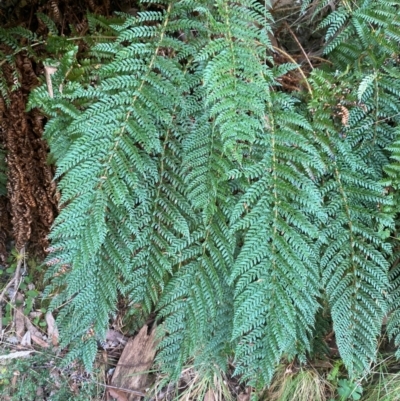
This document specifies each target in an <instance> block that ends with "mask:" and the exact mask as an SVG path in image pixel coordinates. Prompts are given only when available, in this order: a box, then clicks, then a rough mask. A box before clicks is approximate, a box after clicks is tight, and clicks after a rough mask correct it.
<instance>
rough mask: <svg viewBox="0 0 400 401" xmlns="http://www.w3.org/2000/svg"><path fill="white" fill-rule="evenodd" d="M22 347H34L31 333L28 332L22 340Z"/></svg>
mask: <svg viewBox="0 0 400 401" xmlns="http://www.w3.org/2000/svg"><path fill="white" fill-rule="evenodd" d="M21 345H22V346H23V347H31V346H32V342H31V332H30V331H29V330H28V331H27V332H26V333H25V334H24V336H23V337H22V340H21Z"/></svg>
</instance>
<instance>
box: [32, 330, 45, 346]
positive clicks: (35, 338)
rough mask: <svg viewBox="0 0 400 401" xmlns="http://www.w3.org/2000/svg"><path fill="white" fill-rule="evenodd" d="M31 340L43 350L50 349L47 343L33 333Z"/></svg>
mask: <svg viewBox="0 0 400 401" xmlns="http://www.w3.org/2000/svg"><path fill="white" fill-rule="evenodd" d="M31 338H32V341H33V342H34V343H36V344H37V345H40V346H41V347H42V348H48V347H49V344H48V343H47V342H46V341H44V340H42V339H41V338H40V337H37V336H35V335H34V334H32V333H31Z"/></svg>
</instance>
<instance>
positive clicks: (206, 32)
mask: <svg viewBox="0 0 400 401" xmlns="http://www.w3.org/2000/svg"><path fill="white" fill-rule="evenodd" d="M310 3H311V2H310V1H303V2H302V10H303V12H304V13H306V12H308V13H310V12H313V16H310V15H309V14H308V15H307V18H308V20H309V21H312V20H313V19H314V20H317V21H321V22H320V23H319V27H318V29H320V30H321V32H323V33H324V35H325V45H324V48H323V52H324V55H323V56H324V58H323V59H322V58H321V60H322V62H321V63H319V65H318V66H316V67H315V68H313V69H312V71H310V73H307V74H306V73H304V72H303V70H302V67H301V66H299V65H297V64H295V63H294V60H293V62H288V63H283V64H278V63H275V61H274V57H273V55H274V54H275V52H276V51H277V49H276V46H275V45H273V44H272V43H271V32H272V31H273V27H274V23H275V22H274V20H273V18H272V15H271V14H270V12H269V4H268V2H266V3H263V2H259V1H256V0H238V1H236V2H228V1H226V0H217V1H215V2H209V1H207V0H179V1H164V0H162V1H157V2H153V3H151V2H150V3H147V2H143V3H142V6H141V7H142V11H139V12H138V13H137V15H136V16H131V15H127V14H119V15H118V16H116V17H115V18H114V19H106V18H103V17H95V16H93V15H89V16H88V20H89V27H90V32H89V34H88V35H87V37H86V41H87V43H86V51H85V52H81V51H79V52H78V47H77V46H76V45H75V44H74V41H72V40H71V41H68V40H65V38H63V37H61V36H57V32H55V31H56V29H55V28H54V26H53V25H52V23H51V21H50V20H46V24H47V25H48V27H49V30H50V31H53V35H52V36H49V40H48V42H47V45H48V46H49V48H51V49H53V54H54V60H47V66H48V67H47V68H50V66H52V68H53V71H55V72H54V74H53V75H51V81H52V85H51V86H52V90H51V91H50V90H49V89H50V88H49V85H48V84H46V83H44V84H43V85H41V86H39V87H37V88H36V89H35V90H34V91H33V92H32V94H31V97H30V105H29V107H30V108H34V107H38V108H40V109H41V110H43V112H44V113H45V114H46V116H47V117H48V122H47V124H46V130H45V139H46V140H47V142H48V144H49V146H50V149H51V158H52V160H53V161H54V163H55V165H56V166H57V175H56V177H57V179H58V180H59V183H58V188H59V189H60V191H61V205H62V208H61V213H60V214H59V216H58V218H57V219H56V222H55V224H54V226H53V229H52V232H51V235H50V239H51V243H52V246H51V254H50V256H49V258H48V261H47V263H48V265H49V270H48V272H47V278H48V279H50V280H51V284H50V286H49V287H48V290H47V295H51V296H52V305H51V307H52V308H60V311H59V314H58V324H59V326H60V329H61V334H62V339H63V343H62V345H63V346H67V345H68V346H69V354H68V355H69V359H68V360H71V359H74V358H76V357H80V358H82V359H83V361H84V363H85V366H86V367H87V368H88V369H90V368H91V366H92V362H93V359H94V356H95V354H96V351H97V340H100V339H102V338H103V337H104V336H105V332H106V329H107V326H108V321H109V318H110V316H111V315H112V314H113V313H115V311H116V305H117V300H118V298H119V296H121V295H122V296H124V297H127V298H129V301H130V305H131V307H132V309H133V310H134V311H135V314H136V315H137V318H138V319H139V318H142V317H146V316H148V315H149V314H150V313H151V312H153V311H157V316H158V319H159V322H160V326H159V329H160V335H161V338H162V339H161V342H160V344H159V352H158V362H159V364H160V366H161V367H162V369H163V370H164V371H165V372H167V373H169V374H170V375H172V377H177V376H178V375H179V373H180V371H181V367H182V365H183V364H185V363H186V362H187V361H188V360H191V359H194V364H195V365H196V366H198V367H199V369H205V368H206V367H208V366H218V367H219V368H220V369H226V365H227V362H228V360H229V358H231V357H234V358H235V366H236V373H237V374H240V375H241V376H242V377H243V379H244V380H246V381H248V382H249V383H251V384H253V385H257V384H260V385H263V384H266V383H269V382H270V381H271V378H272V376H273V373H274V370H275V367H276V365H277V363H278V362H279V361H280V360H281V359H282V358H287V359H289V360H291V359H293V358H298V359H299V360H300V361H305V360H306V358H307V356H308V355H310V354H312V353H313V351H314V350H315V349H317V348H318V346H319V344H318V342H319V341H320V339H321V331H322V330H323V328H324V317H325V319H326V316H328V315H329V316H331V319H332V322H333V328H334V331H335V336H336V341H337V344H338V348H339V352H340V355H341V358H342V359H343V361H344V363H345V365H346V367H347V369H348V371H349V374H350V376H352V377H357V376H360V375H361V374H363V373H364V372H365V371H368V369H369V368H370V366H371V363H372V362H373V361H374V360H375V357H376V348H377V337H378V335H379V334H380V331H381V326H382V321H383V319H384V317H386V316H389V324H388V329H389V333H390V335H391V336H394V337H395V339H396V342H397V343H399V342H400V281H399V280H400V278H399V276H400V274H399V273H400V272H399V270H398V269H399V267H398V264H397V256H396V255H397V238H396V225H397V214H396V211H397V207H398V195H397V194H398V185H399V175H398V174H399V171H400V168H399V160H400V137H399V134H400V131H399V122H400V97H399V95H400V83H399V82H400V79H399V78H400V72H399V54H398V50H399V41H400V14H399V8H400V1H399V0H376V1H370V0H357V1H352V2H349V1H347V0H342V1H338V2H333V3H335V5H336V6H335V7H333V9H331V8H330V4H331V3H332V2H328V1H325V0H321V1H318V2H313V7H312V8H311V11H309V10H310V9H309V7H308V6H309V5H310ZM328 3H329V4H328ZM321 13H324V17H323V18H322V17H321ZM326 13H327V15H325V14H326ZM21 34H22V33H21ZM10 40H11V39H10ZM32 40H34V38H33V39H32ZM290 72H296V73H298V74H299V75H300V78H299V80H298V89H299V90H298V91H296V92H290V91H287V90H285V87H284V86H283V85H282V79H283V78H284V77H285V76H286V75H287V74H288V73H290ZM0 157H1V155H0ZM0 183H1V181H0Z"/></svg>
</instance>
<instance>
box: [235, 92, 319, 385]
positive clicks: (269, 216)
mask: <svg viewBox="0 0 400 401" xmlns="http://www.w3.org/2000/svg"><path fill="white" fill-rule="evenodd" d="M271 98H272V102H274V105H275V107H274V108H272V106H271V105H270V106H269V109H268V111H269V113H268V114H267V116H266V125H265V131H264V135H263V139H262V140H261V142H260V146H262V147H263V149H265V150H264V151H265V155H264V157H263V159H262V160H261V161H260V162H259V165H258V166H257V173H256V172H255V171H254V169H253V168H250V169H249V173H248V174H250V176H249V177H248V178H250V177H251V182H252V184H251V185H250V186H249V188H248V190H247V191H246V193H244V195H243V197H242V198H241V199H239V203H238V205H240V206H239V207H240V209H241V213H242V218H241V219H240V220H238V221H236V222H234V223H235V224H234V225H233V228H234V229H235V230H238V229H246V231H245V236H244V243H243V246H242V247H241V250H240V253H239V255H238V258H237V260H236V261H235V265H234V269H233V272H232V276H231V277H232V281H233V282H234V283H235V318H234V330H233V337H234V338H237V339H238V341H239V343H238V346H237V348H236V359H237V363H238V367H237V369H236V372H237V373H238V374H241V375H243V377H244V379H246V380H250V382H252V383H253V382H254V383H255V381H256V380H257V378H260V377H261V378H262V379H263V381H264V382H265V383H269V382H270V380H271V378H272V376H273V373H274V368H275V366H276V364H277V363H278V362H279V360H280V358H281V357H282V356H283V355H286V356H287V357H289V358H293V357H294V356H296V355H297V356H299V357H300V358H303V356H304V352H305V351H306V350H308V349H309V348H310V341H309V338H310V334H311V332H312V329H313V326H314V321H315V313H316V310H317V309H318V302H317V297H318V296H319V292H320V285H319V267H318V264H317V259H318V256H317V249H316V248H315V246H314V245H313V239H315V238H316V237H317V236H318V225H317V224H316V223H317V222H318V221H319V219H320V218H321V217H322V216H323V212H322V210H321V197H320V194H319V191H318V188H317V186H316V182H313V179H311V178H309V177H307V176H306V175H304V173H305V172H306V171H307V170H309V171H314V174H315V175H316V174H319V173H318V172H320V169H321V166H322V164H321V162H320V160H319V156H318V153H317V151H316V149H315V147H314V146H313V145H312V144H311V143H310V142H309V138H310V137H309V135H310V134H311V127H310V126H309V124H308V123H307V122H306V121H305V120H304V119H303V118H302V117H301V116H300V115H297V116H296V113H295V112H294V111H293V110H291V109H285V108H282V109H280V104H279V103H280V102H279V100H278V96H275V95H274V96H271ZM296 117H297V118H296ZM293 120H295V121H297V124H293V122H292V121H293ZM299 124H300V125H299ZM289 149H290V150H289ZM244 174H245V175H246V170H245V172H244ZM235 215H236V216H237V213H236V214H235Z"/></svg>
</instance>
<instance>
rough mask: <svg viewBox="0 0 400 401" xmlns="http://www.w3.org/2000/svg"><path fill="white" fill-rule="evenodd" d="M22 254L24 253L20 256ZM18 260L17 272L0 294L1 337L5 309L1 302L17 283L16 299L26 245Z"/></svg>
mask: <svg viewBox="0 0 400 401" xmlns="http://www.w3.org/2000/svg"><path fill="white" fill-rule="evenodd" d="M20 255H23V256H22V257H20ZM18 257H19V259H18V262H17V268H16V269H15V274H14V277H13V278H12V279H11V280H10V281H9V282H8V283H7V285H6V286H5V287H4V288H3V291H2V292H1V294H0V337H2V333H3V309H2V306H1V303H2V302H3V298H4V295H5V294H6V292H7V290H8V289H9V288H10V287H11V286H12V285H13V284H14V283H15V291H14V295H13V297H12V301H14V299H15V295H16V294H17V291H18V288H19V285H20V282H19V280H20V273H21V265H22V261H25V245H24V246H23V247H22V248H21V251H20V252H18Z"/></svg>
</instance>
